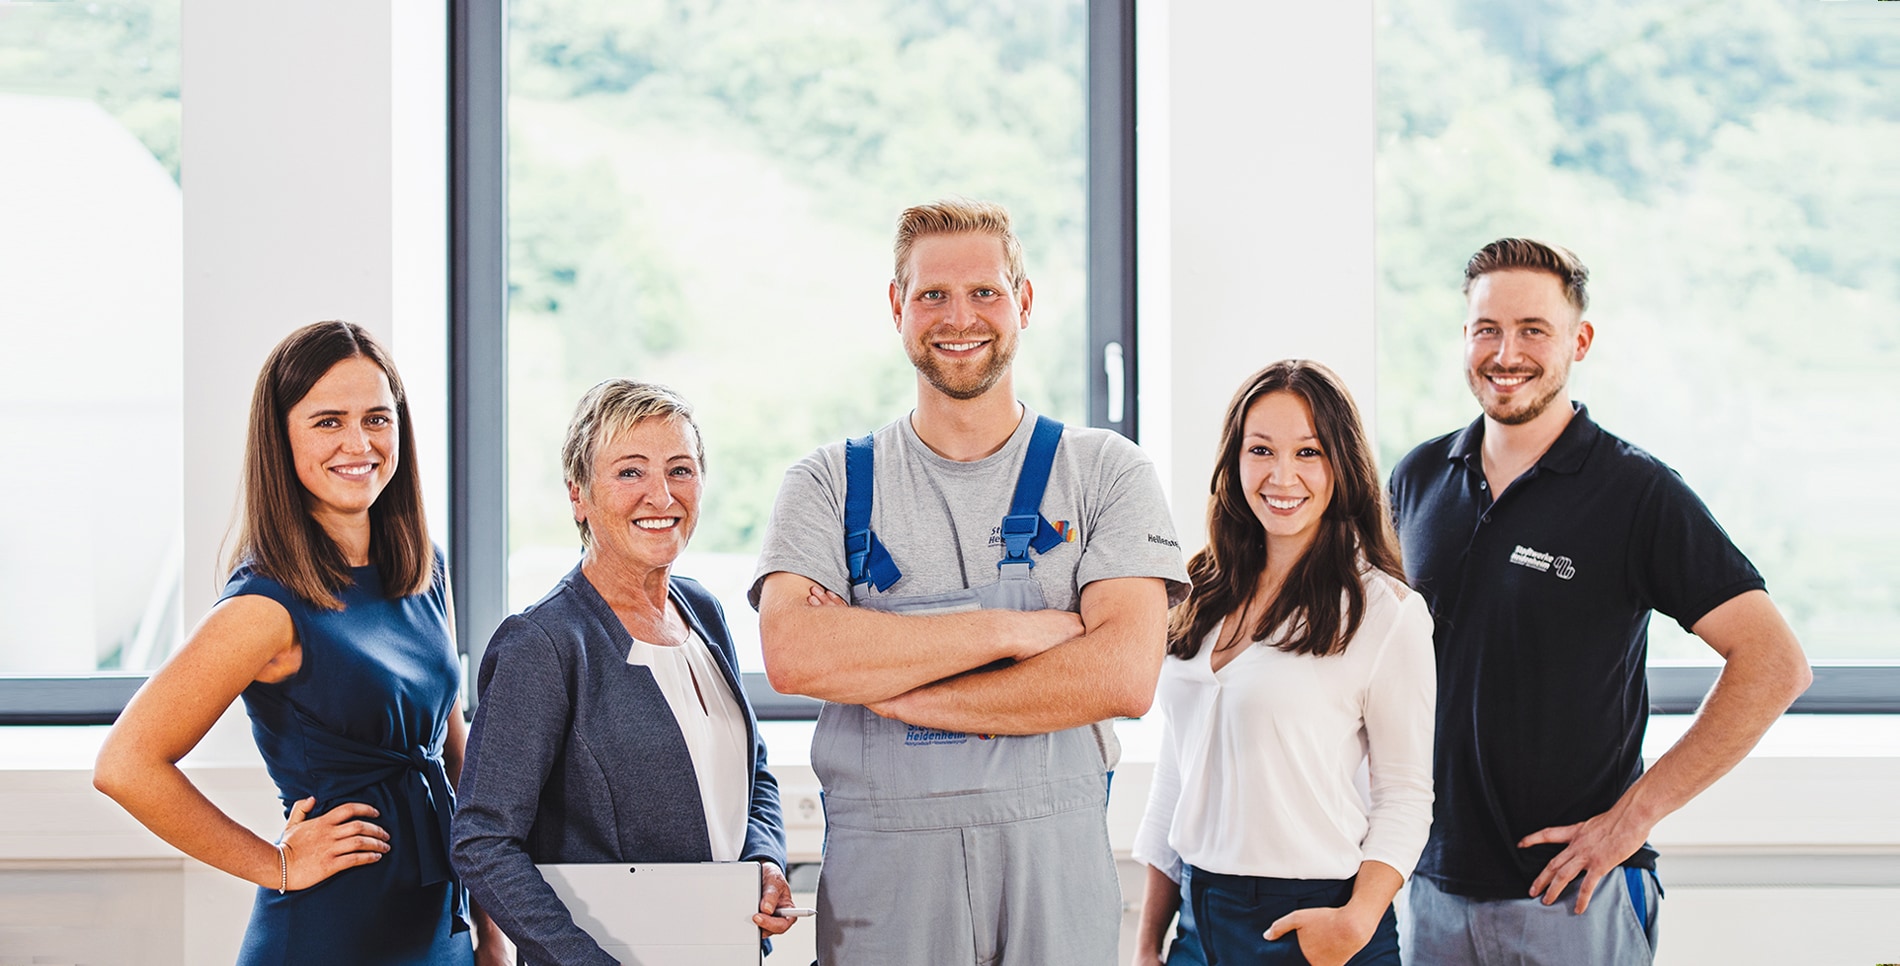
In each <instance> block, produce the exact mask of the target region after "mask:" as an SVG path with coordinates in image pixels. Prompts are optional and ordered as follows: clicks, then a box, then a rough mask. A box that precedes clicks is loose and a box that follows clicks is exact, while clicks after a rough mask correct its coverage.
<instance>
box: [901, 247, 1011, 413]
mask: <svg viewBox="0 0 1900 966" xmlns="http://www.w3.org/2000/svg"><path fill="white" fill-rule="evenodd" d="M907 278H908V288H907V289H906V290H901V291H900V290H899V289H898V287H897V283H896V282H892V283H891V314H892V316H893V318H894V319H895V321H896V323H897V332H898V335H899V336H900V337H902V338H903V340H904V352H905V353H906V354H907V355H909V356H910V361H911V365H913V366H916V367H917V376H918V379H919V380H920V382H921V383H923V384H927V385H929V386H930V387H931V388H933V389H935V390H936V391H937V392H940V393H942V394H943V395H945V396H948V397H950V398H952V399H975V398H977V397H978V396H981V395H983V394H984V393H986V392H989V391H990V390H991V389H993V388H995V387H996V386H997V385H998V384H999V383H1002V382H1003V381H1004V378H1005V377H1006V376H1007V375H1008V374H1009V366H1010V363H1011V362H1012V361H1013V360H1014V359H1015V358H1016V346H1017V340H1018V335H1017V334H1018V333H1019V332H1020V331H1021V330H1023V329H1025V328H1028V326H1029V306H1030V302H1031V301H1032V300H1033V297H1034V293H1033V291H1032V290H1031V288H1030V285H1029V283H1028V282H1027V281H1025V282H1023V288H1022V294H1021V296H1020V298H1019V297H1018V295H1017V293H1015V292H1014V291H1013V290H1011V288H1010V273H1009V267H1008V262H1007V259H1006V258H1005V257H1004V254H1003V242H1002V240H1001V239H999V238H997V237H996V236H994V235H988V234H982V233H977V232H963V233H958V234H951V235H927V236H924V237H921V238H918V239H917V240H916V241H915V242H914V243H913V245H912V247H911V252H910V271H909V273H908V276H907Z"/></svg>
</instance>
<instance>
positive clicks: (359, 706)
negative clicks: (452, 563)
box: [220, 551, 474, 966]
mask: <svg viewBox="0 0 1900 966" xmlns="http://www.w3.org/2000/svg"><path fill="white" fill-rule="evenodd" d="M435 572H436V578H435V580H434V581H433V582H432V583H431V584H430V587H429V589H428V590H427V591H426V592H424V593H421V594H417V595H415V596H412V597H403V598H398V599H396V600H387V599H385V598H384V597H383V595H382V581H381V579H380V578H379V576H378V574H377V571H376V568H375V567H356V568H353V569H352V570H351V571H350V573H351V576H352V578H353V579H354V581H355V582H354V584H353V585H352V586H350V587H347V588H344V590H343V591H342V593H341V594H339V595H338V596H340V597H341V598H342V600H343V609H342V610H340V611H332V610H325V609H323V608H320V607H316V606H313V605H311V604H309V603H307V602H305V601H304V600H303V599H301V598H299V597H298V596H297V595H295V594H293V593H291V592H290V591H289V590H288V589H286V588H285V587H284V586H283V585H282V584H279V583H277V582H276V581H275V580H272V579H270V578H269V577H265V576H263V575H261V574H258V573H256V572H255V571H253V570H252V569H251V568H250V567H248V566H244V567H240V568H238V571H237V572H236V573H235V574H232V575H231V579H230V581H229V582H228V583H226V584H225V587H224V593H223V595H222V597H236V596H239V595H243V594H255V595H259V596H263V597H268V598H270V599H271V600H274V601H276V602H278V603H279V604H282V605H283V607H284V609H285V610H287V611H289V612H290V619H291V623H292V624H294V625H295V627H296V631H297V640H298V642H299V643H300V644H301V645H302V648H303V663H302V666H301V667H300V668H299V669H298V670H297V673H296V674H294V675H292V676H291V677H290V678H288V679H287V680H284V681H281V682H279V683H276V684H260V683H256V682H253V683H252V684H251V685H250V686H249V687H247V688H245V689H244V708H245V710H246V711H247V712H249V714H250V716H251V731H252V733H253V734H254V735H255V736H256V738H257V747H258V750H259V751H261V752H263V755H264V765H265V767H266V768H267V769H268V770H269V771H270V776H271V779H272V780H273V781H275V782H276V783H277V789H278V794H279V796H280V797H281V798H282V799H283V801H284V809H285V812H286V814H288V812H289V808H290V806H291V804H293V803H295V802H297V801H300V800H302V799H304V798H307V797H310V796H315V797H316V799H317V802H316V806H315V807H314V808H313V809H311V811H310V817H312V818H315V817H318V816H320V815H322V814H324V813H325V812H327V811H329V810H330V809H332V808H335V807H336V806H338V805H342V804H345V803H347V802H365V803H368V804H369V805H371V806H374V807H375V809H376V810H377V811H378V812H379V813H381V817H379V818H375V819H371V820H370V821H373V822H375V823H376V824H378V825H380V826H382V827H383V829H385V830H386V831H388V832H389V844H390V850H389V852H388V853H386V854H385V855H384V856H383V858H382V859H381V861H378V862H372V863H370V864H368V865H362V866H357V867H355V868H352V869H345V870H344V871H342V872H339V873H337V874H336V875H333V876H331V877H330V878H328V879H325V880H323V881H322V882H319V883H317V884H316V885H315V886H312V887H310V888H308V889H302V890H298V891H295V892H289V893H285V894H283V895H278V893H277V890H276V889H259V890H258V892H257V901H256V903H255V904H254V905H253V906H252V907H251V921H250V925H249V926H248V927H247V928H246V930H245V932H244V947H243V950H242V952H240V954H239V956H238V963H239V964H240V966H303V964H310V966H317V964H324V966H331V964H340V963H351V964H379V966H397V964H404V966H406V964H431V966H433V964H456V966H467V964H472V963H473V962H474V952H473V947H472V946H471V944H470V941H469V936H468V933H467V929H468V927H467V924H466V918H465V913H466V910H467V899H466V893H465V892H464V891H463V890H462V888H461V886H460V883H459V882H458V881H457V880H456V878H455V875H454V872H453V870H452V869H451V868H450V867H449V859H448V834H449V820H450V818H451V816H452V815H453V813H454V808H455V799H454V795H453V793H452V792H451V790H450V788H449V783H448V775H447V773H446V772H445V771H444V768H443V762H442V742H443V739H444V738H445V737H446V736H447V733H448V718H449V713H450V711H451V710H452V708H453V707H454V704H455V697H456V692H457V689H458V684H459V681H460V677H461V673H460V662H459V661H458V660H457V659H456V655H455V650H454V647H453V645H452V644H451V642H450V638H449V630H448V608H447V604H446V597H447V595H446V592H445V590H444V587H445V584H444V580H443V577H442V573H443V568H442V560H441V554H440V552H439V551H438V553H437V555H436V566H435ZM222 597H221V598H220V599H222Z"/></svg>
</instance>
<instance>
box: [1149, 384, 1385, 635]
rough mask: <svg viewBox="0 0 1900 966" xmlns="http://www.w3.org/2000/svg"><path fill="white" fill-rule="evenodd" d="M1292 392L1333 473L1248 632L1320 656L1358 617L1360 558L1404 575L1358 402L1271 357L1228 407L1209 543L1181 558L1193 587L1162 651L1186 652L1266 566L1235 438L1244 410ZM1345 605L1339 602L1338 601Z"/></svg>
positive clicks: (1354, 627)
mask: <svg viewBox="0 0 1900 966" xmlns="http://www.w3.org/2000/svg"><path fill="white" fill-rule="evenodd" d="M1275 392H1290V393H1293V394H1295V395H1297V396H1299V397H1300V398H1301V399H1304V400H1306V404H1307V406H1308V407H1309V408H1311V409H1312V411H1313V431H1314V433H1315V435H1317V436H1318V437H1319V445H1320V449H1321V452H1323V453H1324V454H1325V457H1326V462H1327V465H1328V467H1329V468H1330V469H1331V470H1332V476H1333V495H1332V500H1331V501H1330V502H1329V503H1327V504H1326V510H1325V512H1324V513H1323V514H1322V515H1321V516H1320V522H1319V533H1318V534H1317V535H1316V536H1315V537H1314V539H1313V543H1312V545H1311V546H1309V547H1308V548H1307V551H1306V553H1305V555H1304V556H1302V557H1301V558H1300V560H1299V562H1297V563H1295V564H1294V565H1293V569H1292V571H1291V572H1290V573H1289V574H1288V575H1287V578H1286V583H1285V585H1283V586H1282V587H1281V588H1280V593H1279V595H1278V596H1277V597H1276V598H1274V601H1273V604H1272V606H1270V607H1268V608H1267V612H1266V613H1265V614H1264V615H1262V616H1261V618H1260V621H1259V623H1257V624H1255V625H1254V626H1253V628H1252V629H1251V630H1250V632H1249V633H1250V635H1251V637H1252V639H1253V640H1255V641H1262V640H1265V639H1266V637H1267V634H1268V633H1269V632H1271V631H1272V630H1273V629H1274V628H1276V627H1279V626H1281V625H1282V624H1285V625H1286V626H1287V627H1288V628H1289V630H1288V632H1287V634H1286V635H1285V637H1284V639H1282V640H1281V641H1280V642H1279V643H1277V644H1275V645H1274V646H1275V647H1278V648H1279V649H1280V650H1283V651H1287V652H1290V653H1293V654H1312V655H1316V656H1321V657H1324V656H1326V655H1329V654H1337V653H1340V652H1341V651H1344V650H1345V649H1346V645H1347V644H1348V643H1349V642H1350V641H1351V640H1352V636H1353V634H1355V633H1357V632H1358V630H1359V624H1360V622H1361V621H1362V620H1364V618H1365V611H1366V592H1365V588H1364V586H1363V585H1362V584H1361V583H1360V579H1359V575H1360V572H1361V564H1360V560H1361V559H1363V560H1364V561H1365V562H1366V564H1369V565H1371V566H1372V567H1373V568H1374V569H1376V570H1381V571H1384V572H1385V573H1387V574H1390V575H1391V576H1392V577H1394V578H1396V579H1398V580H1401V581H1403V580H1404V579H1405V572H1404V570H1403V569H1402V568H1401V566H1400V563H1399V547H1398V540H1397V538H1396V537H1395V536H1394V535H1393V533H1392V522H1391V518H1390V517H1389V516H1388V515H1387V513H1386V503H1385V490H1384V488H1382V487H1381V486H1380V485H1379V471H1378V467H1377V466H1376V465H1375V463H1374V462H1373V458H1372V447H1371V446H1370V445H1369V444H1368V443H1367V441H1366V430H1365V424H1364V423H1363V422H1361V421H1360V419H1359V408H1358V407H1357V406H1355V405H1354V404H1353V401H1352V394H1351V393H1349V392H1347V391H1346V386H1345V383H1343V382H1341V381H1340V378H1339V376H1337V375H1335V374H1334V373H1333V371H1332V370H1331V369H1328V368H1326V367H1325V366H1322V365H1320V364H1319V363H1317V362H1310V361H1307V360H1305V359H1287V360H1283V361H1281V362H1276V363H1274V364H1272V365H1270V366H1268V367H1266V368H1265V369H1262V370H1260V371H1259V372H1256V373H1254V374H1253V375H1252V376H1250V377H1248V379H1247V381H1246V382H1245V383H1243V384H1242V385H1241V387H1240V391H1239V392H1237V393H1235V394H1234V398H1233V401H1232V402H1230V403H1228V404H1227V415H1226V418H1225V422H1224V424H1223V425H1222V427H1221V439H1220V459H1219V461H1218V462H1217V463H1215V465H1214V478H1213V481H1212V483H1211V484H1210V485H1209V490H1210V492H1211V494H1212V495H1211V496H1210V497H1209V499H1208V501H1207V546H1206V547H1204V548H1202V550H1201V551H1200V552H1199V553H1196V554H1195V555H1194V556H1193V557H1192V558H1191V559H1190V560H1189V561H1188V577H1189V579H1190V580H1192V581H1193V586H1194V590H1193V593H1192V594H1191V595H1189V597H1188V599H1187V600H1186V601H1185V602H1183V603H1182V604H1181V605H1180V606H1179V607H1176V608H1175V610H1174V614H1173V616H1172V618H1171V620H1170V621H1169V624H1168V653H1169V654H1172V655H1174V656H1175V657H1179V658H1191V657H1193V656H1194V655H1196V654H1198V653H1200V650H1201V642H1202V641H1203V640H1205V639H1206V637H1207V635H1208V632H1209V631H1212V630H1213V629H1214V628H1215V627H1217V626H1219V625H1220V622H1221V620H1222V618H1225V617H1226V616H1227V615H1229V614H1235V613H1237V612H1238V611H1239V610H1240V609H1241V608H1242V606H1243V605H1245V604H1246V602H1247V598H1248V597H1249V596H1250V595H1252V594H1253V592H1254V588H1255V587H1256V586H1257V585H1258V584H1259V582H1260V575H1261V574H1262V573H1263V572H1264V571H1265V570H1266V567H1267V543H1266V537H1265V534H1264V533H1263V532H1262V530H1261V527H1260V520H1259V518H1258V517H1256V516H1255V515H1254V512H1253V508H1252V507H1249V506H1248V505H1247V495H1246V494H1245V493H1244V492H1242V490H1241V485H1240V444H1241V439H1242V436H1243V435H1244V432H1245V424H1246V421H1247V410H1248V409H1250V408H1252V407H1253V404H1254V403H1255V402H1257V401H1259V400H1260V399H1261V398H1262V397H1264V396H1266V395H1267V394H1269V393H1275ZM1342 598H1343V599H1344V601H1345V604H1344V607H1343V608H1342V606H1341V599H1342Z"/></svg>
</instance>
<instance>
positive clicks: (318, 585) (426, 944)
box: [93, 322, 506, 964]
mask: <svg viewBox="0 0 1900 966" xmlns="http://www.w3.org/2000/svg"><path fill="white" fill-rule="evenodd" d="M244 462H245V473H244V510H243V517H242V520H243V522H242V528H241V530H240V533H239V537H238V541H237V546H236V549H235V552H234V553H233V555H232V568H233V572H232V574H231V578H230V580H229V582H228V583H226V585H225V588H224V593H223V594H222V595H221V599H220V600H219V602H218V604H217V606H215V607H213V608H212V610H211V613H210V614H208V615H206V617H205V619H204V620H203V621H202V622H200V623H199V625H198V626H197V628H195V629H194V630H193V631H192V633H191V636H190V638H189V639H188V640H186V642H185V644H184V646H183V647H182V648H180V649H179V651H178V653H177V654H175V655H173V656H172V658H171V659H170V660H169V661H167V662H166V663H165V666H164V667H162V668H160V669H159V670H158V672H157V673H156V674H154V675H152V677H151V679H150V680H149V681H147V682H146V684H145V686H144V687H143V688H140V689H139V692H138V694H137V695H135V696H134V697H133V698H132V700H131V702H130V703H128V704H127V705H126V708H125V712H124V714H122V715H120V717H119V720H118V722H117V724H115V725H114V726H113V728H112V732H111V734H110V735H109V736H108V737H107V738H106V741H105V745H104V747H102V748H101V749H100V752H99V761H98V765H97V767H96V769H95V771H94V777H93V783H94V784H95V785H97V786H98V788H99V789H100V790H101V791H103V792H105V793H106V794H108V795H110V796H112V798H113V799H115V800H116V801H118V802H119V804H120V805H123V806H124V807H125V809H126V811H128V812H131V813H132V815H133V817H134V818H137V819H138V820H139V821H140V822H142V823H144V825H145V826H146V827H147V828H149V829H151V830H152V831H153V832H154V833H156V834H157V835H158V836H159V837H160V838H162V839H164V840H165V841H167V842H169V843H171V844H172V845H173V846H176V847H177V848H178V849H179V850H180V851H182V852H184V853H185V854H187V855H190V856H191V857H193V858H195V859H198V860H199V861H201V862H204V863H206V864H207V865H211V866H214V867H216V868H219V869H222V870H224V871H225V872H229V873H230V874H232V875H235V876H238V877H239V878H243V879H247V880H249V881H251V882H254V883H256V884H257V886H258V890H257V898H256V901H255V903H254V904H253V906H252V911H251V921H250V925H249V928H248V929H247V930H246V931H245V935H244V945H243V949H242V952H241V953H240V955H239V959H238V961H239V962H240V963H242V964H302V963H309V964H319V963H322V964H332V963H357V964H397V963H402V964H410V963H414V964H424V963H427V964H437V963H446V964H466V963H470V962H471V961H472V960H473V958H474V955H473V950H472V947H471V944H470V941H469V936H468V935H466V933H467V930H468V926H467V919H466V918H465V917H466V913H467V900H466V893H465V892H464V890H463V889H462V888H461V886H460V883H459V882H458V881H457V879H456V878H455V874H454V870H453V869H452V868H451V867H450V865H449V858H448V834H449V820H450V817H451V814H452V812H453V809H454V804H455V802H454V793H453V792H452V791H451V786H452V784H453V782H454V781H455V780H456V778H457V776H458V773H459V772H460V770H461V759H462V745H463V735H464V728H463V723H462V712H461V704H460V701H459V700H458V699H457V694H458V692H459V690H460V688H459V682H460V669H459V662H458V660H457V657H456V654H455V647H454V641H453V639H452V637H451V636H450V621H449V592H448V582H447V577H446V574H445V573H444V569H443V563H442V557H441V554H440V552H439V551H437V550H436V549H435V548H434V547H433V546H432V545H431V544H430V542H429V532H428V526H427V524H426V522H425V521H424V518H423V508H422V486H421V483H420V481H419V480H418V478H417V472H416V444H415V436H414V433H413V431H412V429H411V424H410V418H409V402H408V398H407V397H406V396H405V394H404V393H403V388H402V379H401V377H400V376H398V375H397V374H396V368H395V366H394V364H393V363H391V362H390V359H389V356H388V354H387V353H386V352H385V351H384V350H383V348H382V347H381V346H380V345H378V344H377V343H376V341H375V340H374V339H373V338H371V337H370V334H369V333H368V332H367V331H365V330H364V329H362V328H361V327H360V326H356V325H352V324H350V323H347V322H320V323H317V324H315V325H309V326H305V327H303V328H301V329H298V330H297V331H295V332H293V333H291V334H290V335H289V336H288V337H286V338H285V339H284V341H283V342H281V343H279V344H278V346H277V347H276V348H275V349H274V350H272V352H271V354H270V356H269V358H268V359H267V360H266V361H265V363H264V368H263V371H262V372H260V373H259V374H258V377H257V387H256V390H255V391H254V393H253V395H252V398H251V417H250V431H249V435H248V439H247V442H246V446H245V458H244ZM239 697H242V698H243V700H244V706H245V710H246V711H247V712H248V713H249V715H250V718H251V728H252V732H253V734H254V735H255V736H256V739H257V745H258V750H259V751H260V752H262V753H263V757H264V764H265V767H266V768H267V769H268V770H269V772H270V775H271V778H272V780H273V781H275V782H276V784H277V787H278V789H279V793H280V795H281V797H282V799H283V804H284V808H285V812H286V815H287V822H286V824H285V827H284V831H283V833H282V835H281V836H279V837H278V839H277V841H276V842H272V841H270V840H268V839H264V838H260V837H259V836H257V835H256V834H254V833H252V832H251V831H250V830H249V829H247V828H245V827H244V826H243V825H240V824H239V823H238V822H236V821H235V820H233V819H232V818H231V817H230V816H228V815H226V814H225V813H224V812H223V811H222V810H220V809H219V808H218V807H217V806H216V805H214V804H212V803H211V802H210V800H208V799H207V798H205V796H204V795H203V794H202V793H201V792H199V791H198V789H197V788H195V787H193V785H192V783H191V781H190V779H188V778H187V777H186V776H185V774H184V773H183V772H181V771H180V770H179V768H178V764H177V763H178V760H179V759H180V758H183V757H184V756H185V754H186V753H188V752H189V751H191V749H192V748H193V747H194V746H196V745H197V743H198V742H199V740H201V739H202V738H203V737H204V735H205V732H206V731H208V730H209V729H210V728H211V725H212V723H213V722H215V721H216V720H217V719H218V717H219V716H220V715H222V714H223V713H224V711H225V709H226V708H227V707H229V706H230V705H231V702H232V701H234V700H237V699H238V698H239ZM491 937H494V938H496V939H497V940H498V941H496V942H493V943H490V942H486V941H485V942H484V944H483V945H484V947H485V949H484V956H483V959H484V960H485V961H491V962H499V961H501V960H500V959H499V958H498V956H499V954H500V953H501V952H502V950H504V949H505V948H506V943H505V941H499V933H498V932H494V931H492V927H487V928H485V929H484V933H483V939H484V940H488V939H490V938H491Z"/></svg>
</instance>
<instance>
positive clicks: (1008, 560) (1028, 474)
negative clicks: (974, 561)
mask: <svg viewBox="0 0 1900 966" xmlns="http://www.w3.org/2000/svg"><path fill="white" fill-rule="evenodd" d="M1061 439H1062V424H1061V423H1059V422H1057V421H1056V420H1053V419H1050V418H1049V417H1047V416H1037V417H1036V430H1035V432H1034V433H1033V434H1032V435H1031V436H1030V437H1029V450H1028V451H1027V452H1025V453H1024V454H1023V468H1022V470H1021V472H1019V473H1018V474H1017V475H1016V494H1015V495H1014V496H1013V497H1011V498H1010V501H1009V515H1008V516H1006V517H1004V518H1003V559H1002V560H1000V561H998V562H997V564H996V565H997V566H998V567H1002V566H1004V565H1006V564H1028V565H1029V566H1031V567H1034V566H1035V565H1036V562H1035V561H1034V560H1031V559H1029V551H1030V550H1032V549H1033V550H1035V551H1036V552H1037V553H1048V552H1049V550H1050V549H1051V548H1053V547H1055V546H1056V545H1057V544H1060V543H1061V542H1062V534H1061V533H1060V532H1058V531H1057V530H1056V528H1055V526H1054V525H1052V524H1051V523H1050V522H1049V521H1048V520H1045V519H1043V516H1042V493H1043V491H1044V490H1045V489H1047V488H1048V487H1049V470H1050V468H1051V467H1053V466H1055V463H1056V443H1057V442H1059V441H1060V440H1061ZM867 512H868V511H867Z"/></svg>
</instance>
